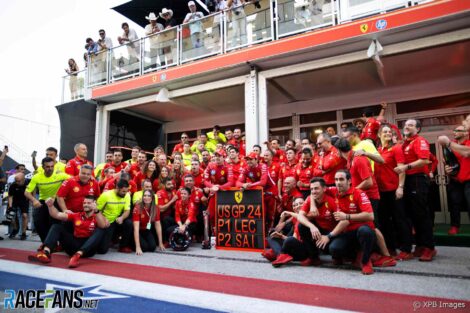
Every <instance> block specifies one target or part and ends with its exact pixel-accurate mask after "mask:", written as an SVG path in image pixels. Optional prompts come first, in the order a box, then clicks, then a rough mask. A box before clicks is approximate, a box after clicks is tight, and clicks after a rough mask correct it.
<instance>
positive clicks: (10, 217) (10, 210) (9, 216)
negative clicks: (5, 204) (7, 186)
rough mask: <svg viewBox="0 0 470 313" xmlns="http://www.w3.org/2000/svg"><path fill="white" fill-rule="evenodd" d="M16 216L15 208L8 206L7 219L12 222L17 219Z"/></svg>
mask: <svg viewBox="0 0 470 313" xmlns="http://www.w3.org/2000/svg"><path fill="white" fill-rule="evenodd" d="M15 217H16V212H15V210H14V209H13V208H12V207H10V208H8V209H7V212H6V214H5V219H6V220H7V221H8V222H10V223H11V222H12V221H13V220H14V219H15Z"/></svg>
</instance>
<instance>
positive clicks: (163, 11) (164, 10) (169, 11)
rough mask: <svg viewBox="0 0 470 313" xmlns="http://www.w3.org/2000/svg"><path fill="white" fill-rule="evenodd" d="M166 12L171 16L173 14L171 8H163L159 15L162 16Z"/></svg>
mask: <svg viewBox="0 0 470 313" xmlns="http://www.w3.org/2000/svg"><path fill="white" fill-rule="evenodd" d="M167 13H168V14H170V15H171V16H173V10H172V9H167V8H163V9H162V12H161V13H160V17H161V18H163V15H165V14H167Z"/></svg>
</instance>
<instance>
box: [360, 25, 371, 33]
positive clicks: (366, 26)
mask: <svg viewBox="0 0 470 313" xmlns="http://www.w3.org/2000/svg"><path fill="white" fill-rule="evenodd" d="M360 28H361V32H363V33H367V31H368V30H369V25H368V24H361V27H360Z"/></svg>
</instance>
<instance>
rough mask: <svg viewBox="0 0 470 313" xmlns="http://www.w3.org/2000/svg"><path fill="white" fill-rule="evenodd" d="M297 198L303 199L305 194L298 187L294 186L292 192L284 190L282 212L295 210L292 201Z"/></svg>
mask: <svg viewBox="0 0 470 313" xmlns="http://www.w3.org/2000/svg"><path fill="white" fill-rule="evenodd" d="M296 198H302V199H303V195H302V194H301V193H300V191H299V190H298V189H297V188H294V189H293V190H291V192H290V193H287V192H283V193H282V196H281V207H282V211H281V212H284V211H288V212H294V208H293V207H292V202H293V201H294V199H296Z"/></svg>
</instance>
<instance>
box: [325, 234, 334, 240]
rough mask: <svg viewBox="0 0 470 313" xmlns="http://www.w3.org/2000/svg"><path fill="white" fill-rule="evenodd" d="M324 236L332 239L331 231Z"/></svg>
mask: <svg viewBox="0 0 470 313" xmlns="http://www.w3.org/2000/svg"><path fill="white" fill-rule="evenodd" d="M326 237H328V239H330V240H331V239H333V237H334V236H333V235H332V234H331V233H329V234H328V235H326Z"/></svg>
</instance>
